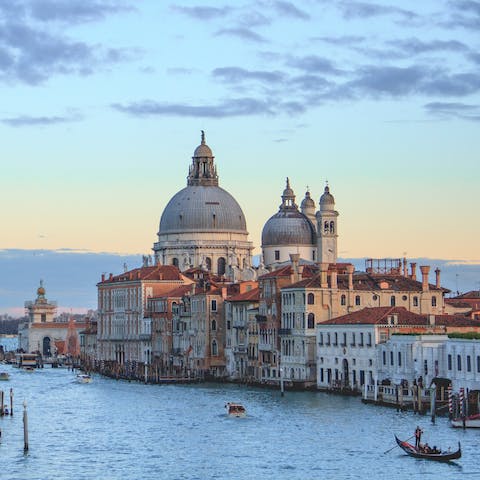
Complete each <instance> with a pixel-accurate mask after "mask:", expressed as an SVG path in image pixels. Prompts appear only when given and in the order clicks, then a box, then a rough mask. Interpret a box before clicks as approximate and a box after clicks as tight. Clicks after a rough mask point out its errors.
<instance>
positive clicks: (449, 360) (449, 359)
mask: <svg viewBox="0 0 480 480" xmlns="http://www.w3.org/2000/svg"><path fill="white" fill-rule="evenodd" d="M447 363H448V369H449V370H451V369H452V356H451V355H450V354H449V355H448V357H447ZM479 371H480V370H479Z"/></svg>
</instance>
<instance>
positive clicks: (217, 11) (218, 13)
mask: <svg viewBox="0 0 480 480" xmlns="http://www.w3.org/2000/svg"><path fill="white" fill-rule="evenodd" d="M170 8H171V9H172V10H173V11H175V12H178V13H181V14H182V15H185V16H187V17H190V18H195V19H197V20H212V19H215V18H222V17H225V16H226V15H228V14H229V13H230V12H232V10H233V8H231V7H220V8H219V7H208V6H197V7H180V6H177V5H173V6H171V7H170Z"/></svg>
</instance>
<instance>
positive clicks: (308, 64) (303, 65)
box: [287, 55, 343, 75]
mask: <svg viewBox="0 0 480 480" xmlns="http://www.w3.org/2000/svg"><path fill="white" fill-rule="evenodd" d="M287 64H288V65H289V66H291V67H294V68H296V69H299V70H303V71H304V72H306V73H322V74H324V75H325V74H333V75H340V74H341V73H343V72H342V71H341V70H339V69H338V68H336V67H335V66H334V64H333V63H332V62H331V61H330V60H329V59H327V58H324V57H320V56H318V55H308V56H305V57H291V58H289V59H288V61H287Z"/></svg>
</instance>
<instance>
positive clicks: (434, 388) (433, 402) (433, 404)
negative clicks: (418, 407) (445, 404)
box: [430, 383, 437, 423]
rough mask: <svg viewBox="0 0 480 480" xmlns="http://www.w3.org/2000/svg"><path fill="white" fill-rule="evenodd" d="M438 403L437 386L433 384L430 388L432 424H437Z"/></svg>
mask: <svg viewBox="0 0 480 480" xmlns="http://www.w3.org/2000/svg"><path fill="white" fill-rule="evenodd" d="M436 401H437V386H436V385H435V384H434V383H433V384H432V387H431V388H430V415H431V416H432V423H435V408H436Z"/></svg>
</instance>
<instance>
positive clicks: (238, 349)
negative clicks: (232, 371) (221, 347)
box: [233, 345, 247, 353]
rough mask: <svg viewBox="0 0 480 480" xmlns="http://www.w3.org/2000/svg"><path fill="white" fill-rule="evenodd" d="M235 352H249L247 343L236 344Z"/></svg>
mask: <svg viewBox="0 0 480 480" xmlns="http://www.w3.org/2000/svg"><path fill="white" fill-rule="evenodd" d="M233 353H247V347H246V346H245V345H236V346H235V347H233Z"/></svg>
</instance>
